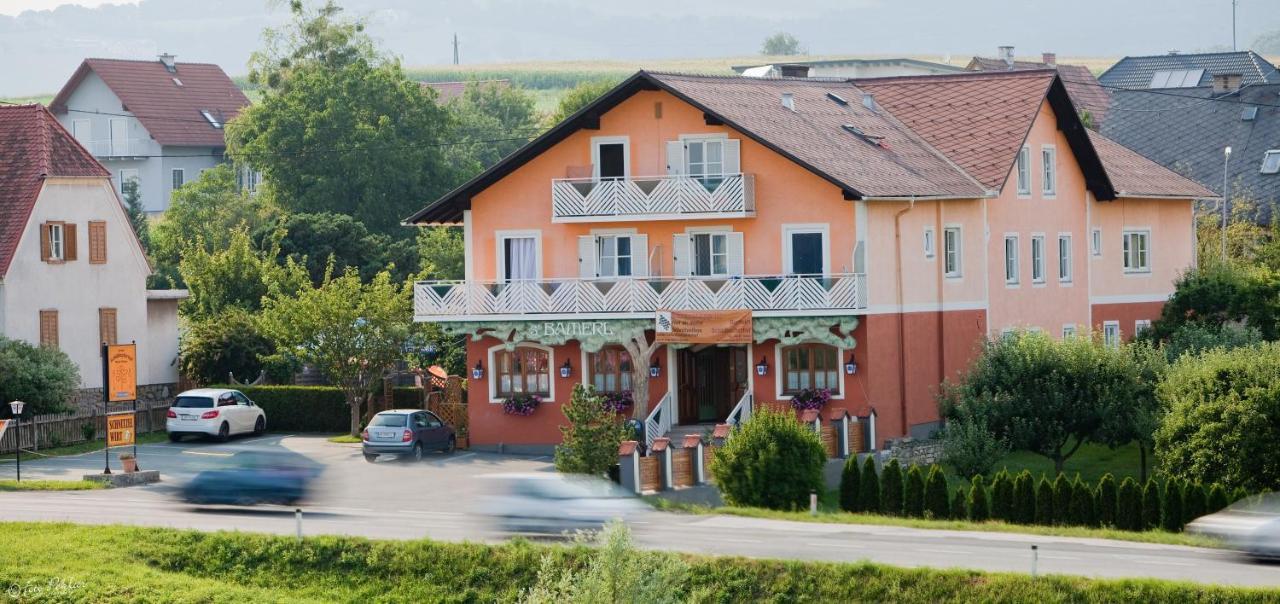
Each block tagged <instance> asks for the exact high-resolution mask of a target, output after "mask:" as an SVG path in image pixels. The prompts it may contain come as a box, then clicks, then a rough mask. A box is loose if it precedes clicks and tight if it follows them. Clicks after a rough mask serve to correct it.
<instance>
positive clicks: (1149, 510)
mask: <svg viewBox="0 0 1280 604" xmlns="http://www.w3.org/2000/svg"><path fill="white" fill-rule="evenodd" d="M1158 526H1160V485H1158V484H1156V481H1155V480H1152V479H1147V484H1146V486H1144V487H1142V527H1141V529H1140V530H1144V531H1145V530H1150V529H1153V528H1156V527H1158Z"/></svg>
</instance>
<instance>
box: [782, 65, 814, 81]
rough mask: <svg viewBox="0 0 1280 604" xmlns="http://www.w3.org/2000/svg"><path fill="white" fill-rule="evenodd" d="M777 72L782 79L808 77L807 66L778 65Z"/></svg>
mask: <svg viewBox="0 0 1280 604" xmlns="http://www.w3.org/2000/svg"><path fill="white" fill-rule="evenodd" d="M778 71H779V72H780V73H781V74H782V77H784V78H807V77H809V66H808V65H779V66H778Z"/></svg>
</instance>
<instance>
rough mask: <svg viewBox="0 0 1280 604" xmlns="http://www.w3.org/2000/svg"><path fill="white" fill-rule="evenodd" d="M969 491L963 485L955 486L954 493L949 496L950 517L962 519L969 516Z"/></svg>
mask: <svg viewBox="0 0 1280 604" xmlns="http://www.w3.org/2000/svg"><path fill="white" fill-rule="evenodd" d="M968 503H969V493H968V492H967V491H966V490H965V488H964V487H956V494H955V496H954V497H952V498H951V519H952V520H964V519H966V518H968V517H969V505H968Z"/></svg>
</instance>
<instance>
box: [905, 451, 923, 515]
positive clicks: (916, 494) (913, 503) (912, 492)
mask: <svg viewBox="0 0 1280 604" xmlns="http://www.w3.org/2000/svg"><path fill="white" fill-rule="evenodd" d="M902 512H903V513H904V514H906V515H907V516H910V517H912V518H923V517H924V472H921V471H920V466H917V465H914V464H912V466H911V467H910V468H908V469H907V480H906V482H905V483H904V484H903V490H902Z"/></svg>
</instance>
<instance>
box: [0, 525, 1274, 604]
mask: <svg viewBox="0 0 1280 604" xmlns="http://www.w3.org/2000/svg"><path fill="white" fill-rule="evenodd" d="M594 555H595V554H593V552H592V550H590V549H588V548H585V547H581V546H573V547H570V546H561V545H541V544H539V545H535V544H531V543H529V542H526V541H516V542H513V543H509V544H505V545H499V546H490V545H483V544H477V543H444V542H437V541H430V540H419V541H373V540H368V539H359V538H348V537H309V538H306V539H304V540H302V541H297V540H295V539H294V538H292V537H277V536H266V535H256V534H250V533H238V532H237V533H200V532H195V531H179V530H173V529H158V528H138V527H123V526H79V525H72V524H57V523H0V568H5V569H10V570H14V571H17V570H20V571H21V572H20V573H19V572H7V573H3V574H0V594H5V595H4V596H0V599H2V598H4V597H8V598H9V599H11V600H13V601H67V602H237V603H238V602H294V601H308V602H353V601H379V602H409V601H415V602H513V601H518V600H520V599H521V598H522V596H524V595H525V594H526V593H527V591H528V590H529V589H530V588H531V587H533V586H534V585H535V584H536V583H537V581H538V570H539V568H540V566H542V565H543V563H544V562H545V563H546V564H547V565H548V566H549V567H550V568H553V569H570V568H573V569H581V568H582V567H583V566H584V565H585V564H586V563H587V562H588V561H589V560H590V559H591V558H592V557H593V556H594ZM668 556H675V555H674V554H668V553H663V552H646V553H645V555H643V556H638V557H636V558H634V559H635V560H639V561H640V562H635V564H642V565H647V564H653V563H655V562H656V561H657V560H658V559H659V558H661V557H668ZM679 558H681V559H682V560H683V561H684V562H685V563H686V564H687V567H686V568H687V570H686V571H685V572H681V573H679V574H675V575H670V576H672V577H673V579H674V580H673V584H672V587H671V590H672V591H671V594H670V595H671V597H672V599H673V600H675V601H686V600H691V599H694V598H693V594H694V593H701V594H703V595H705V596H707V598H704V599H706V600H708V601H715V602H759V601H769V602H853V601H871V602H880V601H894V602H938V601H966V602H1110V601H1134V602H1226V601H1231V602H1268V601H1271V602H1274V601H1280V591H1275V590H1270V591H1268V590H1262V589H1244V588H1231V587H1220V586H1208V585H1193V584H1190V583H1178V582H1170V581H1154V580H1094V579H1087V578H1081V577H1064V576H1052V575H1051V576H1041V577H1038V578H1032V577H1030V576H1027V575H1023V574H1014V573H981V572H976V571H964V570H933V569H904V568H897V567H892V566H883V565H876V564H870V563H856V564H832V563H822V562H804V561H777V560H756V559H747V558H738V557H719V556H717V557H708V556H695V555H683V556H679ZM605 566H606V567H609V566H611V565H605ZM628 570H630V571H632V572H639V573H647V572H649V571H648V569H646V568H639V569H636V568H634V567H633V568H632V569H628ZM622 572H628V571H622Z"/></svg>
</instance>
